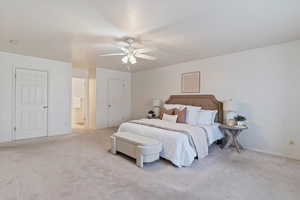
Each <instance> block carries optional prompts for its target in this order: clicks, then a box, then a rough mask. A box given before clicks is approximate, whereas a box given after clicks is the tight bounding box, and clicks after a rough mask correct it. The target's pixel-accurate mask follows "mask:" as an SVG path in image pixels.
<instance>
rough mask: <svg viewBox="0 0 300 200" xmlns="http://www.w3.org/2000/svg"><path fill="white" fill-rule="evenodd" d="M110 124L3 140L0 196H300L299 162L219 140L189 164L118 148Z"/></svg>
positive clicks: (20, 199)
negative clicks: (140, 157)
mask: <svg viewBox="0 0 300 200" xmlns="http://www.w3.org/2000/svg"><path fill="white" fill-rule="evenodd" d="M112 132H113V131H112V129H105V130H100V131H97V133H91V134H74V135H68V136H59V137H50V138H43V139H36V140H31V141H22V142H17V143H14V144H5V145H1V147H0V199H1V200H101V199H122V200H125V199H126V200H129V199H138V200H147V199H164V200H165V199H172V200H174V199H180V200H182V199H204V200H210V199H213V200H215V199H220V200H224V199H230V200H234V199H236V200H247V199H249V200H250V199H251V200H253V199H256V200H260V199H262V200H265V199H272V200H277V199H278V200H282V199H288V200H293V199H295V200H296V199H297V200H298V199H300V190H299V185H300V162H299V161H294V160H289V159H284V158H279V157H273V156H269V155H264V154H259V153H255V152H250V151H245V152H243V153H242V154H238V153H236V152H234V151H231V150H226V151H222V150H220V149H218V148H216V147H215V148H213V149H212V150H211V151H212V152H211V153H210V155H209V156H208V157H207V158H205V159H203V160H200V161H195V162H194V163H193V165H192V166H191V167H188V168H176V167H174V166H173V165H171V164H170V163H169V162H167V161H165V160H160V161H158V162H155V163H153V164H146V165H145V167H144V168H143V169H140V168H138V167H136V166H135V161H134V160H132V159H130V158H128V157H125V156H122V155H112V154H110V153H109V152H108V149H109V148H110V143H109V142H110V139H109V136H110V135H111V134H112Z"/></svg>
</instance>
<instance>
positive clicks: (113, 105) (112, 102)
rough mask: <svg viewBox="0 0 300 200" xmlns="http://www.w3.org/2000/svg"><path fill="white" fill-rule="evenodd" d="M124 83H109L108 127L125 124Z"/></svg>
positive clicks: (110, 81)
mask: <svg viewBox="0 0 300 200" xmlns="http://www.w3.org/2000/svg"><path fill="white" fill-rule="evenodd" d="M123 97H124V83H123V81H122V80H118V79H111V80H109V81H108V125H109V127H115V126H118V125H120V124H121V123H122V122H123V110H124V108H123V107H124V105H123V102H124V99H123Z"/></svg>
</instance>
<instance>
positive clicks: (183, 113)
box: [174, 107, 187, 123]
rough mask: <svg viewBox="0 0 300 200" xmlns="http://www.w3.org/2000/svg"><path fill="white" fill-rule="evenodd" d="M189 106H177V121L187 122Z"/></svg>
mask: <svg viewBox="0 0 300 200" xmlns="http://www.w3.org/2000/svg"><path fill="white" fill-rule="evenodd" d="M186 111H187V108H186V107H185V108H184V109H182V110H180V109H177V108H175V110H174V114H175V115H177V116H178V117H177V123H185V119H186Z"/></svg>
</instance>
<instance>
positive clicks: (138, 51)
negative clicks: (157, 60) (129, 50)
mask: <svg viewBox="0 0 300 200" xmlns="http://www.w3.org/2000/svg"><path fill="white" fill-rule="evenodd" d="M152 51H154V49H149V48H143V49H136V50H135V52H136V53H139V54H142V53H149V52H152Z"/></svg>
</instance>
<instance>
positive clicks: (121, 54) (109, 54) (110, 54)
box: [100, 53, 126, 56]
mask: <svg viewBox="0 0 300 200" xmlns="http://www.w3.org/2000/svg"><path fill="white" fill-rule="evenodd" d="M125 55H126V54H125V53H108V54H102V55H100V56H125Z"/></svg>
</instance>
